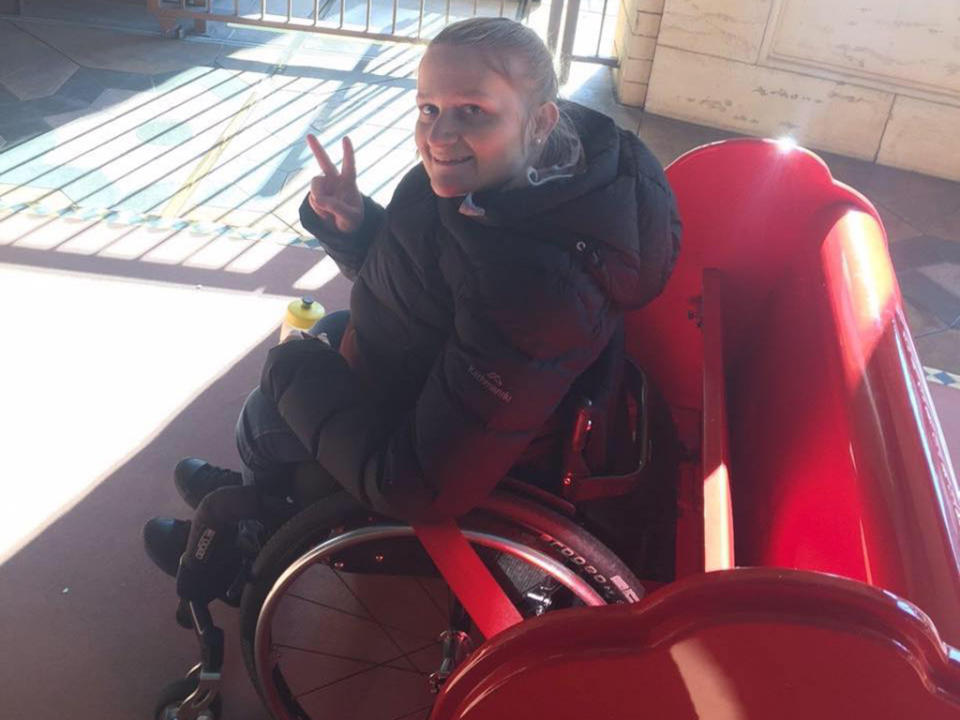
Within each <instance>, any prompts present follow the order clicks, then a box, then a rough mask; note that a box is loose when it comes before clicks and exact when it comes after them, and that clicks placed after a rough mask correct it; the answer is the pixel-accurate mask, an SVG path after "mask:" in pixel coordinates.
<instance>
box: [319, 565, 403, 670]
mask: <svg viewBox="0 0 960 720" xmlns="http://www.w3.org/2000/svg"><path fill="white" fill-rule="evenodd" d="M333 574H334V575H336V577H337V580H339V581H340V582H341V583H343V586H344V587H345V588H346V589H347V592H349V593H350V594H351V595H353V599H354V600H356V601H357V603H358V604H359V605H360V607H362V608H363V609H364V611H365V612H366V613H367V614H368V615H369V616H370V617H371V618H373V624H374V625H376V626H377V627H378V628H379V629H380V632H382V633H383V635H384V637H386V638H387V640H389V641H390V644H391V645H393V646H394V647H395V648H396V649H397V650H398V651H400V653H402V654H403V659H404V660H406V661H407V662H408V663H409V664H410V667H411V668H412V669H413V670H416V669H417V666H416V665H414V664H413V661H412V660H411V659H410V658H409V657H408V656H407V654H406V653H404V652H403V648H402V647H400V643H398V642H397V641H396V639H394V637H393V635H391V634H390V633H389V632H388V631H387V627H386V625H384V624H383V623H382V622H380V621H379V620H377V619H376V618H375V616H374V614H373V613H372V612H371V611H370V608H369V607H367V605H366V603H364V602H363V600H361V599H360V596H359V595H357V594H356V593H355V592H354V591H353V588H352V587H350V584H349V583H348V582H347V581H346V580H344V579H343V577H342V576H341V574H340V573H338V572H337V571H336V570H334V571H333Z"/></svg>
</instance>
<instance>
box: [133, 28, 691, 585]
mask: <svg viewBox="0 0 960 720" xmlns="http://www.w3.org/2000/svg"><path fill="white" fill-rule="evenodd" d="M417 103H418V107H419V110H420V114H419V119H418V122H417V126H416V143H417V149H418V151H419V153H420V157H421V160H422V162H421V164H419V165H418V166H417V167H415V168H414V169H413V170H411V171H410V172H409V173H408V174H407V175H406V176H405V177H404V178H403V179H402V180H401V182H400V184H399V186H398V187H397V189H396V192H395V193H394V196H393V198H392V200H391V201H390V203H389V205H388V206H387V208H386V209H384V208H381V207H379V206H378V205H376V204H375V203H374V202H373V201H371V200H370V199H369V198H366V197H363V196H362V195H361V194H360V192H359V191H358V189H357V185H356V171H355V165H354V157H353V149H352V146H351V144H350V141H349V139H347V138H344V141H343V163H342V167H341V170H340V171H339V172H338V171H337V169H336V167H335V166H334V165H333V163H332V162H330V159H329V157H328V156H327V154H326V153H325V152H324V150H323V149H322V148H321V147H320V145H319V143H318V142H317V140H316V138H313V137H312V136H311V137H308V143H309V145H310V147H311V149H312V151H313V153H314V155H315V156H316V158H317V161H318V163H319V165H320V167H321V170H322V173H321V174H320V175H319V176H317V177H315V178H314V179H313V181H312V182H311V186H310V192H309V194H308V196H307V198H306V199H305V201H304V204H303V206H302V207H301V211H300V213H301V221H302V223H303V225H304V227H306V228H307V229H308V230H310V231H311V232H312V233H313V234H315V235H316V236H317V238H318V239H319V240H320V241H321V243H322V244H323V245H324V247H325V248H326V250H327V252H328V253H329V254H330V255H331V256H332V257H333V258H334V260H336V262H337V263H338V265H339V266H340V268H341V270H342V271H343V273H344V274H345V275H347V276H348V277H350V278H352V279H353V280H354V287H353V290H352V294H351V300H350V313H349V326H348V327H347V328H346V329H344V327H343V326H344V321H345V318H344V316H343V315H340V314H335V315H333V316H331V317H330V318H328V319H326V323H325V324H324V326H323V327H321V328H320V329H321V330H326V331H327V337H328V338H331V339H332V340H333V341H334V342H333V346H334V347H339V349H340V352H339V353H338V352H337V351H336V350H334V349H333V348H332V347H330V346H329V345H328V344H327V343H325V342H321V341H318V340H317V339H314V338H312V337H309V336H298V337H297V339H295V340H294V341H293V342H287V343H284V344H283V345H280V346H278V347H276V348H274V349H273V350H271V352H270V354H269V356H268V359H267V363H266V365H265V367H264V370H263V374H262V378H261V383H260V387H259V388H258V389H257V390H255V391H254V392H253V394H252V395H251V396H250V398H249V399H248V400H247V403H246V405H245V407H244V409H243V412H242V414H241V417H240V420H239V422H238V428H237V436H238V447H239V450H240V456H241V458H242V460H243V464H244V469H243V473H242V475H243V478H244V480H245V482H244V486H245V490H244V491H239V492H237V493H235V497H236V498H241V497H243V498H245V499H243V500H238V501H237V502H236V503H235V504H234V507H233V508H232V510H231V511H230V512H225V511H222V510H221V511H220V512H212V511H211V512H206V513H205V512H204V506H206V505H208V504H210V505H212V503H211V502H210V501H212V500H213V498H215V497H216V496H218V495H221V494H223V495H224V497H226V493H225V491H224V489H221V490H219V491H218V492H215V493H213V494H212V495H209V496H208V498H207V501H204V503H203V504H202V505H201V507H200V510H199V511H198V515H197V516H196V517H195V519H194V524H193V525H194V526H193V532H192V535H191V538H190V546H189V547H190V548H191V550H190V551H189V552H187V553H186V554H185V555H184V562H183V563H182V565H185V566H187V568H188V569H187V570H184V569H183V568H181V575H182V576H184V577H185V578H186V577H187V576H189V575H190V574H191V573H190V571H189V568H190V567H193V566H197V567H199V566H200V565H202V564H203V563H204V562H207V561H209V558H210V556H211V553H210V552H209V548H210V547H211V546H212V545H215V544H216V543H218V542H220V541H217V540H216V539H215V537H216V532H217V531H218V528H219V527H225V526H226V524H227V523H226V522H225V521H224V518H226V517H228V516H237V517H240V516H243V513H245V512H250V511H251V508H252V507H253V505H254V504H256V502H258V501H257V500H255V499H252V498H255V497H259V496H260V494H258V493H254V492H253V491H252V490H251V489H250V488H251V487H256V488H260V489H263V488H269V487H270V486H271V485H276V484H277V483H284V482H288V481H289V478H290V476H291V474H292V468H294V467H296V466H297V465H300V464H302V463H304V462H313V463H316V464H318V465H319V466H320V467H322V468H323V470H324V471H325V472H326V473H328V474H329V475H330V476H331V477H332V479H333V480H335V482H336V483H337V484H338V485H340V486H342V487H343V488H345V489H346V490H347V491H349V492H350V493H351V494H352V495H354V496H355V497H356V498H357V499H358V500H360V501H361V502H362V503H364V504H365V505H366V506H368V507H370V508H371V509H374V510H376V511H378V512H381V513H384V514H386V515H389V516H393V517H397V518H401V519H404V520H408V521H412V522H423V521H429V520H431V519H436V518H441V517H450V516H456V515H459V514H462V513H464V512H466V511H467V510H469V509H470V508H471V507H473V506H474V505H475V504H476V503H477V502H478V501H479V500H481V499H482V498H483V497H484V495H486V494H487V493H488V492H489V491H490V490H491V489H492V488H493V486H494V485H495V484H496V483H497V482H498V481H499V480H500V479H501V478H503V477H504V476H505V475H506V474H507V472H508V471H511V469H513V470H514V471H516V470H517V469H518V468H536V467H541V468H543V467H545V466H546V465H548V464H549V462H550V461H549V456H550V453H551V451H552V450H553V449H554V448H555V443H553V442H552V440H554V439H556V437H557V423H556V422H555V420H556V416H555V411H556V410H557V408H558V406H559V405H560V404H561V401H562V400H563V399H564V396H565V395H567V393H568V391H569V390H570V388H571V386H572V385H573V383H574V381H575V380H576V379H577V378H578V377H579V376H580V375H581V374H582V373H584V371H585V370H586V369H587V368H588V367H590V366H591V364H592V363H593V362H594V361H595V360H596V359H597V358H598V356H599V355H600V353H601V352H602V351H603V350H604V348H605V347H606V346H607V345H608V343H609V342H610V340H611V338H612V337H613V336H614V334H615V333H616V332H617V330H618V328H619V327H620V326H621V324H622V318H623V313H624V311H626V310H630V309H633V308H637V307H640V306H641V305H643V304H645V303H646V302H648V301H650V300H651V299H652V298H653V297H655V296H656V295H657V294H658V293H659V292H660V291H661V289H662V288H663V286H664V285H665V283H666V280H667V278H668V276H669V274H670V271H671V269H672V267H673V263H674V260H675V258H676V255H677V252H678V248H679V235H680V224H679V220H678V217H677V213H676V207H675V203H674V199H673V195H672V193H671V191H670V188H669V186H668V185H667V181H666V178H665V176H664V174H663V171H662V169H661V168H660V166H659V164H658V162H657V161H656V159H655V158H654V157H653V155H652V154H651V153H650V152H649V151H648V150H647V149H646V148H645V147H644V145H643V144H642V143H641V142H640V140H639V139H638V138H637V137H636V136H635V135H634V134H632V133H629V132H626V131H623V130H620V129H618V128H617V127H616V126H615V125H614V123H613V122H612V121H611V120H610V119H609V118H607V117H606V116H604V115H601V114H599V113H596V112H593V111H591V110H588V109H586V108H583V107H581V106H578V105H575V104H573V103H566V102H562V101H558V99H557V79H556V75H555V73H554V70H553V64H552V58H551V56H550V54H549V52H548V51H547V49H546V47H545V46H544V45H543V43H542V42H541V41H540V39H539V38H538V37H537V36H536V35H535V34H534V33H533V32H532V31H531V30H529V29H528V28H526V27H524V26H523V25H520V24H518V23H515V22H513V21H510V20H506V19H503V18H474V19H471V20H466V21H463V22H460V23H456V24H453V25H450V26H448V27H447V28H445V29H444V30H443V31H441V32H440V34H439V35H437V37H436V38H435V39H434V40H433V41H432V42H431V43H430V45H429V47H428V49H427V51H426V53H425V55H424V57H423V60H422V62H421V64H420V68H419V74H418V80H417ZM340 335H342V338H340V337H338V336H340ZM176 478H177V485H178V487H179V488H180V490H181V492H182V493H183V494H184V496H185V497H186V498H187V499H188V501H190V502H191V504H196V502H198V501H199V500H200V499H201V498H203V497H204V496H206V495H207V493H209V492H210V491H211V490H214V489H216V488H220V487H221V486H224V485H227V486H231V485H234V486H235V485H237V484H238V483H239V482H240V474H238V473H233V472H230V471H222V470H220V469H218V468H213V467H212V466H210V465H207V464H205V463H203V461H197V460H188V461H184V462H182V463H181V465H180V466H178V468H177V472H176ZM234 490H236V488H234ZM244 493H245V494H244ZM226 504H227V505H229V504H230V503H229V502H227V503H226ZM231 513H232V515H231ZM151 523H152V524H151ZM151 523H148V526H147V528H146V540H147V546H148V552H149V553H150V554H151V556H152V557H154V559H155V560H157V561H158V564H160V565H161V566H162V567H164V568H165V569H167V571H168V572H170V571H173V570H175V565H176V563H175V561H174V560H173V558H174V557H178V556H179V552H180V551H181V550H182V548H183V547H184V542H185V538H186V533H187V524H186V523H175V522H171V521H162V520H154V521H151ZM218 523H219V525H218ZM211 532H212V533H213V535H211V534H210V533H211ZM204 537H207V541H206V542H204V540H203V538H204ZM198 550H202V551H203V552H200V553H199V554H198ZM193 575H194V576H195V575H197V573H193ZM191 582H192V581H189V579H188V580H183V581H182V582H180V583H178V585H179V586H180V587H179V589H180V590H181V594H183V593H184V592H187V593H190V592H191V589H190V587H189V586H190V585H191ZM208 590H209V588H208ZM211 592H212V590H211ZM208 594H209V593H208Z"/></svg>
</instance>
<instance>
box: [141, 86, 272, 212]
mask: <svg viewBox="0 0 960 720" xmlns="http://www.w3.org/2000/svg"><path fill="white" fill-rule="evenodd" d="M256 102H257V91H256V90H254V91H253V92H252V93H250V97H248V98H247V99H246V101H245V102H244V103H243V107H242V108H240V109H239V110H238V111H237V112H236V113H235V114H234V115H233V117H231V118H230V122H228V123H227V126H226V127H225V128H224V129H223V132H222V133H220V137H219V138H218V139H217V142H216V143H215V144H214V146H213V147H212V148H210V150H209V151H208V152H207V154H206V155H204V156H203V158H201V160H200V163H199V164H198V165H197V167H195V168H194V169H193V172H191V173H190V177H189V178H187V182H186V183H184V185H183V187H182V188H180V189H179V190H178V191H177V194H176V195H174V196H173V197H172V198H171V199H170V202H168V203H167V205H166V207H165V208H163V211H162V212H161V213H160V216H161V217H165V218H171V217H177V216H178V214H179V213H180V211H181V210H183V207H184V205H186V204H187V201H188V200H189V199H190V196H191V195H192V194H193V191H194V190H195V189H196V186H197V183H199V182H200V181H201V180H202V179H203V178H204V177H205V176H206V174H207V173H208V172H210V170H211V169H212V168H213V166H214V165H216V163H217V160H218V159H219V158H220V156H221V155H222V154H223V151H224V150H226V149H227V145H229V144H230V136H231V134H232V133H233V129H234V128H235V127H237V125H238V124H239V123H240V122H241V121H242V120H243V119H244V118H245V117H246V115H247V113H249V112H250V109H251V108H252V107H253V106H254V105H255V104H256Z"/></svg>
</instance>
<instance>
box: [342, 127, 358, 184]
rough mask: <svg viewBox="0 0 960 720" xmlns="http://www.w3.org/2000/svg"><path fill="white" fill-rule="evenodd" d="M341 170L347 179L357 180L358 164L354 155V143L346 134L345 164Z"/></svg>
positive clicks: (344, 137) (344, 140)
mask: <svg viewBox="0 0 960 720" xmlns="http://www.w3.org/2000/svg"><path fill="white" fill-rule="evenodd" d="M341 172H342V173H343V177H344V179H345V180H349V181H350V182H354V183H355V182H356V181H357V165H356V161H355V159H354V155H353V143H352V142H350V138H349V137H347V136H346V135H344V136H343V164H342V166H341Z"/></svg>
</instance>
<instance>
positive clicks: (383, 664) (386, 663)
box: [295, 645, 430, 700]
mask: <svg viewBox="0 0 960 720" xmlns="http://www.w3.org/2000/svg"><path fill="white" fill-rule="evenodd" d="M428 648H430V645H426V646H424V647H422V648H418V649H417V650H415V652H422V651H423V650H427V649H428ZM295 649H298V648H295ZM307 652H310V651H307ZM317 654H319V655H325V654H326V653H317ZM402 657H403V658H404V659H405V660H407V661H409V658H408V657H407V656H406V654H404V655H403V656H402ZM399 659H400V656H398V657H395V658H392V659H390V660H384V661H383V662H380V663H377V664H376V665H371V666H370V667H367V668H364V669H363V670H357V671H356V672H353V673H350V674H349V675H344V676H343V677H339V678H337V679H336V680H331V681H330V682H328V683H323V684H322V685H318V686H317V687H315V688H311V689H310V690H307V691H306V692H303V693H300V694H299V695H296V696H295V697H296V699H297V700H299V699H300V698H303V697H306V696H307V695H310V694H311V693H315V692H319V691H320V690H324V689H326V688H328V687H331V686H333V685H336V684H337V683H340V682H344V681H345V680H349V679H351V678H355V677H357V676H358V675H363V674H364V673H368V672H371V671H373V670H377V669H379V668H382V667H388V666H389V667H390V669H391V670H397V671H398V672H406V673H410V674H412V675H419V676H422V677H426V676H427V673H425V672H422V671H420V670H417V669H416V668H414V669H413V670H407V669H405V668H399V667H396V666H395V665H389V663H392V662H396V661H397V660H399ZM360 662H363V661H360ZM411 664H412V663H411Z"/></svg>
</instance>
